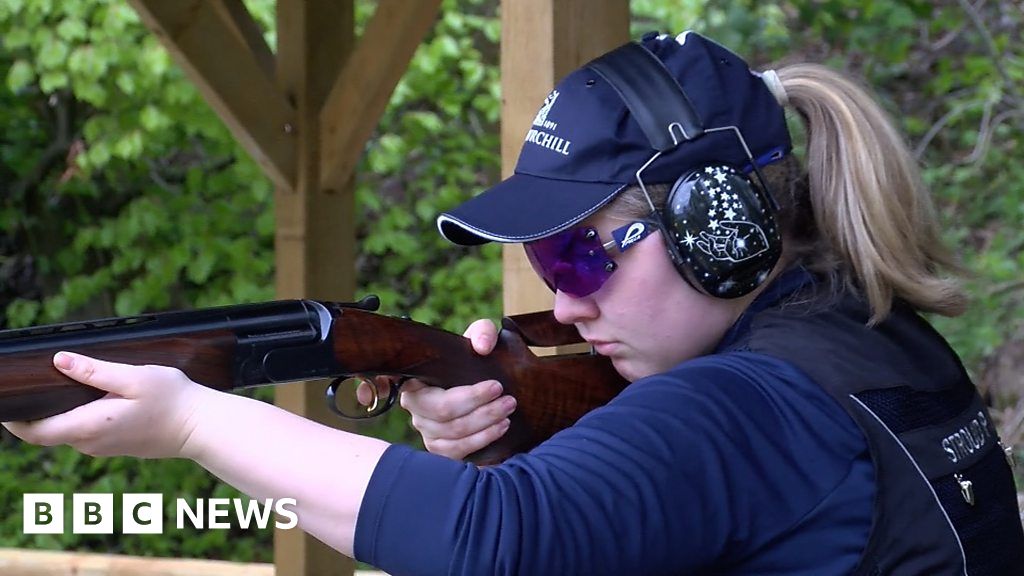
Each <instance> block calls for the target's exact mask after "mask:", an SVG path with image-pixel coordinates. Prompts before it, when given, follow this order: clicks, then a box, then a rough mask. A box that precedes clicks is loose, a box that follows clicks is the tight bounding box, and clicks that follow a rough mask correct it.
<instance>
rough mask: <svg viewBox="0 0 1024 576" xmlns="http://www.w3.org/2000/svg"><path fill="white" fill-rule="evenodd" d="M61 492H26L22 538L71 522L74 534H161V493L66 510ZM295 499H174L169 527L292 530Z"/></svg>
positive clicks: (79, 500)
mask: <svg viewBox="0 0 1024 576" xmlns="http://www.w3.org/2000/svg"><path fill="white" fill-rule="evenodd" d="M66 500H67V498H66V495H65V494H55V493H35V494H31V493H30V494H25V495H24V498H23V503H24V507H23V511H22V517H23V521H24V530H23V531H24V533H25V534H64V533H65V531H66V528H67V520H68V519H70V524H71V532H72V533H73V534H113V533H115V531H118V530H119V531H120V533H122V534H163V533H164V529H165V522H164V520H165V518H164V514H165V511H164V496H163V494H123V495H122V496H121V498H120V502H119V504H120V506H117V507H115V505H114V495H113V494H72V495H71V502H70V504H71V507H70V509H67V508H66V507H65V503H66ZM295 505H296V503H295V499H293V498H282V499H279V500H272V499H269V498H268V499H265V500H263V501H257V500H250V499H247V498H206V499H204V498H198V499H195V500H194V501H192V502H190V501H188V500H186V499H184V498H177V499H176V500H175V506H174V510H175V513H174V519H173V521H174V527H175V528H176V529H178V530H183V529H186V528H188V527H191V528H195V529H199V530H227V529H230V528H233V527H236V526H237V527H239V528H243V529H247V528H250V527H252V528H261V529H262V528H267V527H268V526H271V520H273V527H274V528H280V529H285V530H287V529H290V528H295V527H296V525H298V523H299V517H298V515H297V514H296V513H295V510H294V507H295Z"/></svg>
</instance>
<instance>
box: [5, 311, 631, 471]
mask: <svg viewBox="0 0 1024 576" xmlns="http://www.w3.org/2000/svg"><path fill="white" fill-rule="evenodd" d="M379 307H380V300H379V299H378V298H377V297H376V296H367V297H366V298H364V299H363V300H361V301H359V302H350V303H340V302H324V301H318V300H278V301H272V302H263V303H258V304H239V305H232V306H222V307H216V308H206V309H199V310H185V311H175V312H160V313H154V314H146V315H141V316H134V317H122V318H108V319H103V320H90V321H84V322H70V323H65V324H54V325H49V326H39V327H32V328H23V329H16V330H4V331H0V421H3V422H7V421H12V420H35V419H38V418H45V417H47V416H53V415H55V414H60V413H62V412H66V411H68V410H71V409H72V408H75V407H77V406H80V405H82V404H85V403H87V402H91V401H93V400H95V399H97V398H99V397H100V396H102V395H103V394H104V393H103V392H101V391H100V390H98V389H95V388H92V387H90V386H86V385H83V384H80V383H78V382H76V381H74V380H72V379H70V378H68V377H67V376H64V375H63V374H61V373H60V372H59V371H58V370H57V369H56V368H54V367H53V361H52V359H53V355H54V354H55V353H56V352H58V351H61V350H66V351H71V352H78V353H81V354H86V355H89V356H93V357H95V358H99V359H101V360H107V361H111V362H121V363H127V364H159V365H164V366H172V367H175V368H178V369H180V370H181V371H182V372H184V373H185V374H186V375H188V376H189V378H191V379H192V380H194V381H196V382H198V383H200V384H203V385H204V386H208V387H210V388H214V389H217V390H223V391H232V390H238V389H243V388H248V387H252V386H261V385H268V384H282V383H286V382H295V381H304V380H317V379H326V378H331V379H333V380H332V382H331V384H330V385H328V386H327V389H326V401H327V404H328V407H329V408H330V409H331V410H332V411H334V412H336V413H338V414H340V415H342V416H347V417H372V416H376V415H379V414H381V413H383V412H384V411H385V410H387V409H388V408H389V407H390V406H391V405H392V404H393V403H394V401H395V399H396V398H397V396H398V389H399V384H400V382H401V381H403V380H404V379H408V378H417V379H419V380H422V381H424V382H425V383H427V384H430V385H433V386H441V387H444V388H450V387H453V386H460V385H465V384H473V383H476V382H479V381H482V380H488V379H495V380H498V381H499V382H501V383H502V385H503V386H504V389H505V392H506V393H508V394H511V395H512V396H514V397H515V398H516V401H517V408H516V411H515V412H514V413H513V414H512V416H511V417H510V418H511V426H510V427H509V430H508V432H507V433H506V434H505V435H504V436H502V438H500V439H499V440H498V441H496V442H495V443H493V444H491V445H490V446H487V447H485V448H483V449H481V450H480V451H478V452H475V453H473V454H471V455H469V456H468V457H467V460H468V461H470V462H473V463H475V464H477V465H481V466H484V465H491V464H497V463H499V462H501V461H503V460H505V459H506V458H508V457H509V456H511V455H513V454H517V453H520V452H524V451H527V450H529V449H530V448H533V447H534V446H536V445H537V444H539V443H540V442H542V441H543V440H545V439H547V438H548V437H550V436H551V435H553V434H554V433H555V432H558V431H559V430H561V429H563V428H566V427H568V426H571V425H572V424H573V423H574V422H576V420H578V419H579V418H580V417H581V416H583V415H584V414H585V413H587V412H589V411H590V410H592V409H593V408H596V407H598V406H601V405H603V404H605V403H607V402H608V401H609V400H611V399H612V398H613V397H615V395H617V394H618V393H619V392H620V391H621V390H622V389H623V388H624V387H625V386H626V384H627V382H626V381H625V380H624V379H623V378H622V377H621V376H619V374H618V373H617V372H616V371H615V369H614V368H613V367H612V365H611V362H610V361H609V360H608V359H607V358H605V357H603V356H598V355H594V354H588V353H577V354H561V355H554V356H537V355H535V354H534V353H533V352H532V351H531V350H530V349H529V346H545V347H550V346H562V345H567V344H572V343H578V342H581V341H582V339H581V338H580V336H579V333H578V332H577V331H576V329H575V328H574V327H573V326H566V325H563V324H559V323H558V322H556V321H555V319H554V316H553V314H552V313H551V311H546V312H534V313H531V314H522V315H517V316H510V317H506V318H504V319H503V320H502V329H501V331H500V333H499V336H498V343H497V345H496V346H495V348H494V351H493V352H492V353H491V354H489V355H487V356H480V355H478V354H476V353H475V352H474V351H473V347H472V345H471V344H470V341H469V339H468V338H465V337H463V336H461V335H459V334H454V333H452V332H448V331H445V330H442V329H440V328H436V327H433V326H430V325H427V324H423V323H420V322H416V321H414V320H409V319H406V318H399V317H394V316H388V315H384V314H379V313H377V312H376V311H377V309H378V308H379ZM359 381H366V382H370V383H373V385H372V386H371V387H370V389H371V390H372V391H373V393H374V394H373V399H372V402H369V403H367V402H364V403H363V404H369V406H364V405H362V404H360V403H359V402H358V401H357V400H355V390H356V389H355V388H353V389H352V390H353V393H352V394H349V395H347V396H346V395H343V394H341V395H339V394H338V390H339V387H341V386H343V385H345V384H346V383H351V382H359ZM381 382H384V383H386V384H385V386H384V388H383V389H381V388H380V386H381V384H380V383H381ZM387 383H392V384H394V385H392V384H387ZM378 390H381V391H380V396H381V397H383V398H384V400H383V401H380V400H381V398H378ZM342 396H345V397H344V398H342ZM344 402H347V404H345V403H344Z"/></svg>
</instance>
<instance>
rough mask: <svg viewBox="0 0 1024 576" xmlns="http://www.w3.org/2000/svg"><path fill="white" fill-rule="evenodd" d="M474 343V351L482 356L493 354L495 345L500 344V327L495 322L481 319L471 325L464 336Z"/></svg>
mask: <svg viewBox="0 0 1024 576" xmlns="http://www.w3.org/2000/svg"><path fill="white" fill-rule="evenodd" d="M463 336H465V337H466V338H469V340H470V342H472V343H473V350H474V351H475V352H476V353H477V354H480V355H481V356H484V355H487V354H490V353H491V350H494V345H495V344H497V343H498V327H497V326H495V325H494V322H491V321H490V320H487V319H486V318H481V319H480V320H477V321H475V322H473V323H472V324H470V325H469V328H466V332H465V333H464V334H463Z"/></svg>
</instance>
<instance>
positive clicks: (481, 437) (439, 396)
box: [401, 320, 516, 460]
mask: <svg viewBox="0 0 1024 576" xmlns="http://www.w3.org/2000/svg"><path fill="white" fill-rule="evenodd" d="M464 336H466V337H467V338H469V339H470V341H471V342H472V343H473V350H474V351H475V352H476V353H477V354H480V355H487V354H490V353H491V350H494V345H495V344H496V343H497V341H498V328H497V327H496V326H495V325H494V323H493V322H491V321H490V320H477V321H476V322H473V323H472V324H470V325H469V328H467V329H466V332H465V334H464ZM401 404H402V407H403V408H405V409H406V410H408V411H409V412H410V413H411V414H412V425H413V427H415V428H416V430H417V431H419V433H420V434H421V435H422V436H423V445H424V446H425V447H426V448H427V450H429V451H431V452H433V453H434V454H440V455H442V456H447V457H449V458H453V459H456V460H462V459H464V458H465V457H466V456H468V455H470V454H472V453H473V452H476V451H477V450H480V449H481V448H483V447H485V446H487V445H489V444H491V443H492V442H494V441H495V440H497V439H498V438H500V437H501V436H502V435H503V434H505V432H506V431H507V430H508V427H509V419H508V417H509V415H510V414H512V412H513V411H514V410H515V407H516V401H515V398H513V397H512V396H509V395H503V394H502V387H501V383H499V382H498V381H497V380H484V381H483V382H478V383H476V384H473V385H471V386H456V387H454V388H449V389H447V390H445V389H444V388H439V387H437V386H428V385H426V384H424V383H423V382H420V381H419V380H409V381H407V382H405V383H404V384H402V396H401Z"/></svg>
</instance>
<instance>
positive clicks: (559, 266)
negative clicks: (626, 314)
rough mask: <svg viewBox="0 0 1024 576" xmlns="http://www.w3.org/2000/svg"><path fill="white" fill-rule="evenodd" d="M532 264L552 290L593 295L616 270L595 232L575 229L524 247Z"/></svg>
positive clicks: (529, 243) (573, 294)
mask: <svg viewBox="0 0 1024 576" xmlns="http://www.w3.org/2000/svg"><path fill="white" fill-rule="evenodd" d="M524 246H525V248H526V255H527V257H528V258H529V260H530V264H531V265H532V266H533V269H534V270H535V271H536V272H537V274H538V275H539V276H540V277H541V279H543V280H544V282H545V283H546V284H547V285H548V287H549V288H551V290H553V291H554V290H561V291H562V292H565V293H566V294H569V295H571V296H575V297H577V298H580V297H583V296H587V295H590V294H593V293H594V292H596V291H597V289H598V288H600V287H601V286H603V285H604V283H605V282H606V281H607V280H608V278H609V277H610V276H611V274H612V272H613V271H614V270H615V264H614V262H612V260H611V258H610V257H609V256H608V253H607V252H606V251H605V249H604V247H603V246H601V240H600V238H599V237H598V235H597V232H596V231H595V230H594V229H593V228H573V229H570V230H566V231H564V232H559V233H558V234H554V235H552V236H548V237H547V238H543V239H541V240H535V241H533V242H528V243H527V244H525V245H524Z"/></svg>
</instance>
